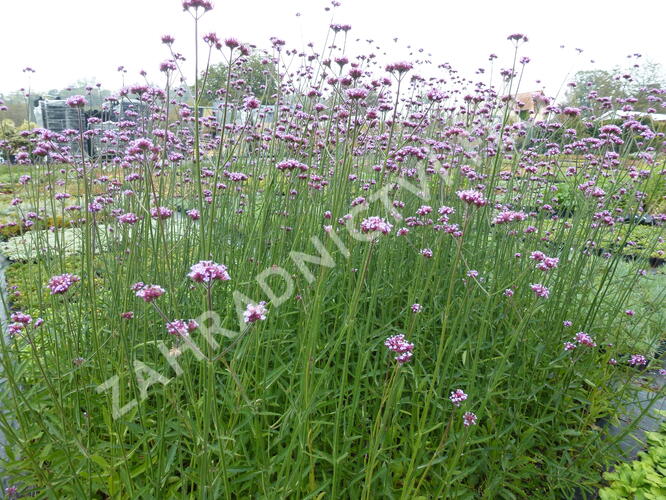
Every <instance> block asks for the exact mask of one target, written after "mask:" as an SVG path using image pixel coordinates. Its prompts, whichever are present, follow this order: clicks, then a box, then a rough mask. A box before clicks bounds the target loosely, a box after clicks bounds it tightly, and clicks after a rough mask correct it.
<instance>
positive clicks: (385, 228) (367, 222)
mask: <svg viewBox="0 0 666 500" xmlns="http://www.w3.org/2000/svg"><path fill="white" fill-rule="evenodd" d="M392 228H393V225H392V224H390V223H389V222H387V221H385V220H384V219H382V218H381V217H377V216H376V215H373V216H372V217H368V218H367V219H363V221H362V222H361V231H362V232H364V233H374V232H376V231H379V232H380V233H382V234H389V233H390V232H391V229H392Z"/></svg>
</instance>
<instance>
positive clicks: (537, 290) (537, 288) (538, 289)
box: [530, 283, 550, 299]
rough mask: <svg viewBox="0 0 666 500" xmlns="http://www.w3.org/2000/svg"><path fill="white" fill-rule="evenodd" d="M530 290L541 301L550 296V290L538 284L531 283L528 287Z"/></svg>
mask: <svg viewBox="0 0 666 500" xmlns="http://www.w3.org/2000/svg"><path fill="white" fill-rule="evenodd" d="M530 288H531V289H532V291H533V292H534V294H535V295H536V296H537V297H539V298H541V299H547V298H548V296H549V295H550V290H548V288H546V287H545V286H543V285H542V284H540V283H533V284H531V285H530Z"/></svg>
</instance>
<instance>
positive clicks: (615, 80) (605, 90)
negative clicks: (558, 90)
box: [566, 69, 630, 107]
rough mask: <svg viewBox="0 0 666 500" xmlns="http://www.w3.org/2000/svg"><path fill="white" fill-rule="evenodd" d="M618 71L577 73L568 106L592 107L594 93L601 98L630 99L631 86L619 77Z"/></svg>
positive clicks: (569, 95)
mask: <svg viewBox="0 0 666 500" xmlns="http://www.w3.org/2000/svg"><path fill="white" fill-rule="evenodd" d="M617 71H618V70H617V69H615V70H613V71H606V70H599V69H598V70H588V71H579V72H577V73H576V74H575V75H574V78H573V81H572V83H573V85H572V86H570V87H569V91H568V92H567V96H566V104H567V105H569V106H576V107H584V106H591V105H592V99H591V98H590V97H589V96H590V93H591V92H592V91H594V92H596V95H598V96H600V97H611V98H613V99H618V98H626V97H628V96H629V90H630V89H629V86H628V85H627V82H626V81H624V80H622V79H621V78H620V77H619V75H617Z"/></svg>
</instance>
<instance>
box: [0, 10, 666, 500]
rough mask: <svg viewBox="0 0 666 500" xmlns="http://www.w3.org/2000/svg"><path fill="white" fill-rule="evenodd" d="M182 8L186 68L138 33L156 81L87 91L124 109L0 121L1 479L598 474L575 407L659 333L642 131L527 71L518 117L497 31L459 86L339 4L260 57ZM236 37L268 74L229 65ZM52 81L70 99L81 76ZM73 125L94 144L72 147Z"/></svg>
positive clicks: (191, 481)
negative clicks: (304, 40) (359, 47)
mask: <svg viewBox="0 0 666 500" xmlns="http://www.w3.org/2000/svg"><path fill="white" fill-rule="evenodd" d="M183 8H184V10H185V13H186V14H184V15H187V14H189V15H191V17H192V19H193V24H194V27H195V38H196V40H197V42H198V44H197V52H196V53H195V54H193V55H192V57H194V58H195V61H196V62H197V63H196V72H195V75H196V76H197V77H196V78H194V81H189V85H188V80H187V78H188V75H182V74H181V73H180V70H179V68H180V62H181V61H182V58H183V56H182V55H180V54H179V53H178V52H177V50H178V49H177V41H175V40H174V39H173V38H172V37H171V36H168V35H166V36H164V37H163V39H162V42H163V43H164V45H165V51H166V52H167V53H168V54H170V56H169V59H168V60H166V61H164V62H163V63H162V64H161V65H160V70H161V71H162V73H163V86H161V87H155V86H151V85H133V86H130V87H128V88H124V89H122V90H121V91H120V92H119V93H118V94H117V95H115V96H111V97H109V98H108V99H107V102H108V103H110V104H113V103H115V102H119V101H122V100H129V99H132V102H133V103H134V106H135V108H134V109H135V111H134V112H133V114H132V115H131V117H132V118H133V119H132V120H129V119H128V120H124V121H121V122H119V123H118V126H117V127H116V128H115V129H104V130H103V129H101V128H94V127H92V126H94V125H96V124H97V122H96V121H95V120H96V118H90V119H89V120H90V123H89V124H90V125H91V129H90V130H83V129H82V130H72V131H65V132H61V133H55V132H52V131H49V130H45V129H35V130H32V131H28V132H25V133H23V135H22V136H23V138H25V139H27V144H23V145H19V146H15V145H13V143H12V144H10V143H9V142H4V143H1V144H0V146H2V147H3V148H5V149H7V153H8V154H7V157H10V155H11V157H13V158H15V159H16V161H17V163H18V165H6V166H4V167H3V168H4V169H6V172H7V180H6V183H7V186H8V190H9V191H11V201H10V202H9V205H10V207H11V209H8V210H7V214H8V215H7V217H8V218H7V221H6V222H3V229H6V228H18V230H16V229H12V230H11V231H6V232H5V233H4V237H5V238H8V240H7V241H6V242H5V243H3V249H5V251H7V252H9V254H8V255H9V256H10V257H11V258H12V259H13V260H15V261H17V263H15V264H13V265H12V266H11V267H10V268H9V269H8V272H7V280H8V282H9V289H8V294H7V297H6V298H5V306H6V309H7V311H8V316H9V318H8V326H7V336H6V337H5V338H3V341H2V358H1V359H2V366H3V377H4V378H5V379H6V382H5V385H4V390H3V391H2V393H1V394H0V401H1V402H2V405H3V408H4V411H3V412H2V413H0V427H1V429H2V431H3V433H4V434H5V438H6V440H7V443H8V444H7V446H6V447H5V449H6V454H7V458H6V460H4V462H3V468H4V474H5V475H6V476H7V477H8V478H10V485H9V486H8V489H7V494H8V495H12V496H20V495H25V496H28V495H34V496H37V497H40V498H251V497H252V498H254V497H262V498H316V499H322V498H364V499H368V498H524V497H527V496H532V497H535V498H568V497H571V496H572V495H573V492H574V490H575V489H576V488H582V489H588V490H591V489H593V488H594V487H596V486H599V485H600V484H601V483H602V481H603V478H602V473H603V471H604V468H605V467H606V466H607V465H608V464H609V463H612V462H613V456H614V455H613V454H614V453H615V447H614V445H615V443H614V438H612V437H611V436H608V435H606V433H605V432H604V430H603V429H602V428H601V427H600V426H599V425H598V422H599V420H600V419H601V418H603V417H609V416H611V415H613V414H614V413H615V412H616V411H617V406H618V405H620V404H622V402H623V401H626V400H627V397H626V396H627V392H628V391H632V390H635V388H634V386H633V385H632V384H631V383H630V382H631V379H632V377H633V376H634V374H635V373H636V372H637V371H638V370H640V369H643V368H645V367H646V366H648V365H649V364H650V363H651V362H652V358H653V356H654V355H655V352H656V351H657V350H658V347H659V344H660V342H661V341H662V340H663V339H664V330H665V329H664V320H663V310H662V308H661V307H660V305H661V304H663V298H664V297H663V285H659V283H663V281H658V280H662V279H663V275H662V274H661V273H659V272H658V271H655V270H654V269H652V268H651V263H652V264H655V265H656V264H658V263H659V262H658V261H659V259H661V257H662V255H663V252H664V246H663V243H664V240H663V238H664V236H666V235H665V234H664V233H665V232H664V222H665V221H666V214H665V213H664V208H663V207H664V196H665V195H666V193H664V177H665V175H666V163H665V161H664V134H663V133H661V132H658V131H656V130H655V128H654V127H651V126H650V125H646V124H644V123H641V122H639V121H637V120H634V119H631V118H627V119H626V120H624V121H622V122H621V123H620V124H619V125H616V124H607V123H605V122H603V121H599V120H597V119H596V118H597V117H598V116H600V115H601V114H603V113H605V112H607V111H608V110H609V109H616V108H617V109H624V110H630V109H631V105H632V102H634V101H632V98H622V99H621V100H619V101H618V100H617V99H612V98H610V97H609V96H604V95H599V94H597V93H595V91H594V89H590V91H589V102H590V105H589V106H587V107H586V108H585V109H582V108H578V107H562V106H559V105H558V104H557V103H556V102H554V101H552V100H549V99H548V98H546V97H545V96H541V97H539V99H540V100H541V105H542V106H543V107H544V110H545V114H544V115H543V116H542V117H539V116H537V114H532V115H529V113H528V114H527V116H526V117H524V118H525V119H518V118H517V117H516V113H515V112H514V109H515V107H516V106H517V104H516V102H515V96H516V95H517V93H518V92H519V84H520V75H521V68H522V67H523V66H524V65H525V64H528V63H529V60H528V59H526V58H524V57H521V53H520V50H521V49H522V47H523V45H524V44H525V43H527V42H528V40H527V37H526V36H525V35H522V34H512V35H510V36H508V40H507V41H506V44H507V45H506V47H507V51H512V52H511V55H512V59H511V60H512V64H511V65H510V66H509V67H506V68H499V69H497V68H496V69H495V76H496V77H497V76H500V80H499V81H494V82H491V81H487V82H470V81H467V80H465V79H464V78H462V77H461V76H459V75H458V74H457V73H456V72H455V70H453V69H452V68H450V67H449V66H448V65H440V67H438V68H431V66H432V65H430V64H429V63H428V62H427V61H426V60H418V59H415V60H413V61H398V62H394V63H390V64H388V65H386V66H384V65H382V66H380V65H378V64H377V63H376V58H375V57H374V56H373V54H371V53H368V54H365V55H354V54H346V53H345V52H344V49H343V48H342V47H344V45H345V44H344V40H345V39H346V37H347V36H348V32H349V31H350V29H351V27H350V26H348V25H343V24H332V25H331V26H330V32H329V37H330V38H329V42H330V43H329V44H328V46H327V48H326V49H325V50H323V51H322V52H321V53H317V52H316V51H315V50H314V48H311V50H310V51H309V52H308V51H306V52H301V51H298V50H293V49H289V48H287V47H286V45H285V43H284V42H283V41H282V40H279V39H275V38H274V39H272V40H271V49H270V50H268V51H266V52H265V53H264V52H260V51H258V50H253V49H251V48H250V47H248V46H246V45H244V44H242V43H240V42H239V41H238V40H236V39H234V38H227V39H222V38H219V37H218V36H217V35H216V34H214V33H206V34H202V33H200V32H199V24H198V23H199V20H200V19H201V17H202V16H204V15H205V13H206V12H207V11H208V10H210V8H212V6H211V4H210V3H209V2H208V1H206V0H186V1H185V2H183ZM210 54H215V55H216V56H221V57H224V58H225V60H226V68H227V72H226V77H225V78H224V79H223V80H222V81H223V84H222V86H221V88H215V89H210V88H209V87H208V86H207V81H206V79H207V70H208V68H207V65H203V66H199V61H210ZM492 59H493V58H491V60H492ZM257 61H259V64H260V65H263V66H265V68H266V70H265V73H261V74H262V75H263V77H264V78H266V79H273V80H271V81H270V82H266V83H263V84H260V85H256V83H257V82H256V81H254V82H253V84H250V83H248V80H246V79H247V78H249V75H250V74H253V75H256V74H257V70H256V68H257ZM431 70H432V71H434V70H439V71H440V72H441V73H443V75H444V76H441V77H425V76H420V75H422V74H428V72H429V71H431ZM181 78H184V79H185V81H184V83H183V81H182V80H181ZM496 80H497V79H496ZM269 89H270V90H269ZM232 90H233V92H232ZM262 90H263V93H262ZM269 91H270V94H269ZM645 94H646V95H645V96H643V97H645V98H647V99H648V100H649V101H650V102H651V103H654V106H655V108H658V107H660V106H662V104H663V102H664V101H663V95H664V91H662V90H661V89H651V90H649V91H647V90H646V91H645ZM211 95H214V96H215V97H216V98H217V101H218V103H219V112H218V113H216V114H213V115H209V116H203V114H202V111H201V109H200V107H199V106H198V104H199V103H201V102H204V100H205V101H207V102H208V101H210V100H211ZM535 98H536V97H535ZM263 103H270V104H271V105H272V104H273V103H275V105H274V106H273V107H272V108H271V110H272V111H270V112H269V111H268V110H267V109H266V108H265V107H263V106H262V104H263ZM67 104H68V106H70V107H71V108H73V109H75V110H77V112H78V113H79V116H80V118H81V121H82V122H83V121H84V120H85V115H84V113H85V111H86V105H87V102H86V97H85V96H73V97H70V98H69V99H68V100H67ZM575 127H577V128H575ZM89 138H96V139H98V140H99V142H100V143H101V144H103V145H104V154H100V155H97V156H94V157H91V156H87V155H83V156H82V155H81V154H80V153H79V152H80V151H83V150H84V149H85V147H84V144H85V141H86V140H87V139H89ZM14 172H16V175H13V173H14ZM647 216H649V219H648V218H647ZM56 221H57V223H56ZM37 223H39V224H38V225H37V226H36V227H33V226H35V225H36V224H37ZM629 250H631V251H629ZM657 396H658V395H655V397H657Z"/></svg>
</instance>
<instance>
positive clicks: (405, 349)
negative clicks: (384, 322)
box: [384, 333, 414, 365]
mask: <svg viewBox="0 0 666 500" xmlns="http://www.w3.org/2000/svg"><path fill="white" fill-rule="evenodd" d="M384 345H385V346H386V347H387V348H388V349H389V350H390V351H393V352H394V353H396V354H397V356H396V357H395V360H396V361H397V362H398V363H399V364H401V365H402V364H405V363H407V362H408V361H410V360H411V359H412V356H413V352H412V351H413V350H414V344H412V343H410V342H407V339H405V335H404V334H402V333H399V334H398V335H393V336H392V337H388V338H387V339H386V340H385V341H384Z"/></svg>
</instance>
